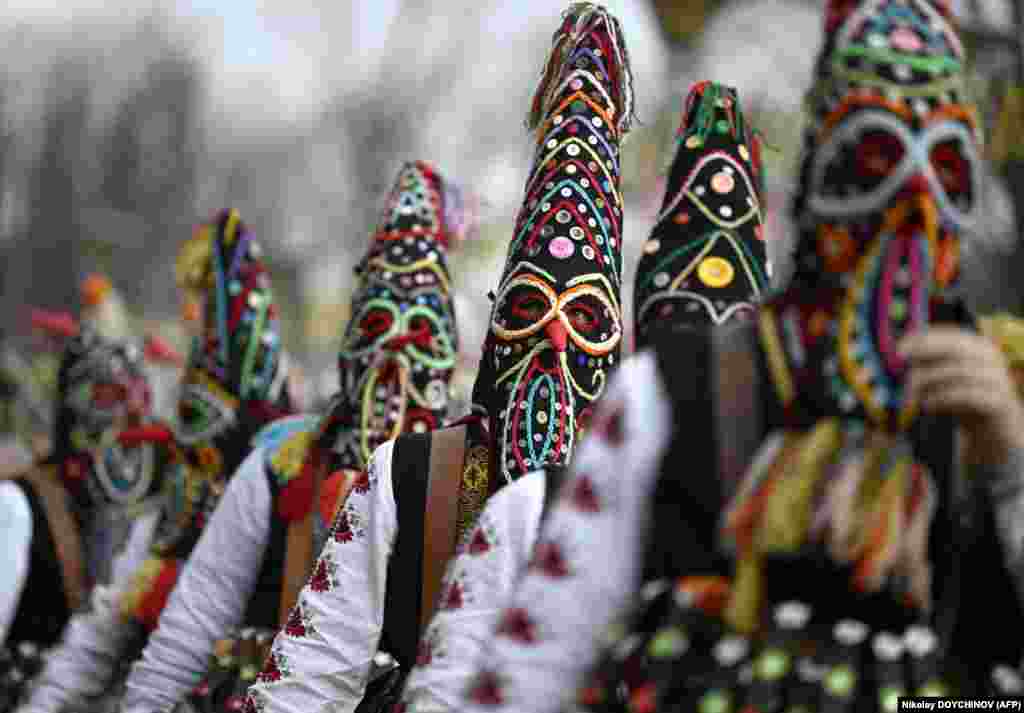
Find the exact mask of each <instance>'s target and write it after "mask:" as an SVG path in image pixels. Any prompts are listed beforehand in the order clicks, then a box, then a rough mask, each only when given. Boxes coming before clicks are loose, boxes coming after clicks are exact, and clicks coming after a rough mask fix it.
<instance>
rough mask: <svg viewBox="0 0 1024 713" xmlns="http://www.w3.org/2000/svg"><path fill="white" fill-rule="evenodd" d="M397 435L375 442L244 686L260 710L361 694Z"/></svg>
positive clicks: (324, 705) (390, 508)
mask: <svg viewBox="0 0 1024 713" xmlns="http://www.w3.org/2000/svg"><path fill="white" fill-rule="evenodd" d="M393 446H394V442H393V441H392V442H389V443H385V444H384V445H382V446H381V447H380V448H378V449H377V450H376V451H375V452H374V454H373V456H372V458H371V459H370V462H369V463H368V464H367V469H366V471H365V472H364V473H363V474H362V475H361V476H360V477H359V479H357V481H356V483H355V485H354V486H353V488H352V492H351V493H350V495H349V497H348V499H347V500H346V502H345V505H344V506H342V508H341V510H339V511H338V514H337V516H336V517H335V518H334V523H333V525H332V526H331V532H330V535H329V536H328V538H327V543H326V544H325V545H324V548H323V550H321V552H320V557H319V559H318V560H317V563H316V566H315V567H314V569H313V574H312V576H311V577H310V579H309V582H308V583H307V584H306V587H305V588H304V589H303V590H302V592H301V594H300V595H299V600H298V603H296V605H295V607H294V608H293V609H292V611H291V614H290V615H289V620H288V624H287V625H286V626H285V627H284V629H282V630H281V631H280V632H278V635H277V638H275V639H274V644H273V648H272V650H271V654H270V656H269V657H268V660H267V663H266V665H265V666H264V668H263V672H262V673H260V675H259V678H258V679H257V681H256V683H254V684H253V685H252V686H251V687H250V688H249V703H248V705H249V706H250V707H252V706H255V710H257V711H260V712H261V713H285V712H287V713H321V712H322V711H330V712H331V713H345V712H350V711H353V710H355V708H356V706H357V705H358V704H359V702H360V701H361V700H362V696H363V690H364V689H365V687H366V679H367V677H368V675H369V672H370V666H371V664H372V662H373V657H374V655H375V654H376V653H377V646H378V644H379V642H380V635H381V630H382V627H383V625H384V593H385V590H386V588H387V570H388V560H389V559H390V557H391V551H392V549H393V547H394V543H395V537H396V536H397V534H398V520H397V517H398V515H397V509H396V507H395V498H394V488H393V485H392V482H391V453H392V448H393Z"/></svg>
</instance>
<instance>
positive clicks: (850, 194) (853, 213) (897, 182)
mask: <svg viewBox="0 0 1024 713" xmlns="http://www.w3.org/2000/svg"><path fill="white" fill-rule="evenodd" d="M830 21H831V22H832V23H833V24H834V26H835V28H836V29H835V32H834V34H833V35H831V36H830V37H829V41H828V44H827V45H826V51H825V53H824V59H823V60H822V62H821V65H820V69H821V73H822V76H821V78H820V80H819V82H818V85H817V87H816V88H815V90H814V91H813V92H812V93H811V96H810V98H809V106H810V109H811V111H812V125H811V127H810V129H809V131H808V136H807V143H808V149H809V150H808V151H807V152H806V155H805V159H804V164H803V169H802V174H801V184H800V190H799V192H798V194H797V196H796V199H795V202H794V217H795V218H796V220H797V222H798V224H799V225H800V226H801V234H800V240H799V242H798V247H797V253H796V258H797V273H796V277H795V281H796V284H800V285H803V286H815V285H817V286H822V287H835V288H842V289H845V290H847V293H848V298H847V299H846V302H845V303H844V304H843V305H842V307H841V308H840V312H839V314H837V315H835V321H834V324H835V327H834V329H832V330H831V332H830V334H829V337H830V339H834V340H836V342H837V349H838V353H839V358H838V359H837V363H836V364H835V371H836V377H835V379H834V381H833V383H834V388H833V392H834V393H833V396H834V398H836V399H837V400H838V402H839V404H840V406H841V408H842V410H843V411H844V412H847V413H850V412H854V411H858V410H860V409H863V410H864V411H865V412H866V413H867V415H868V416H870V417H871V418H872V419H873V420H876V421H889V420H891V419H897V420H899V421H901V422H906V421H907V420H908V419H909V417H910V405H909V404H907V403H905V402H904V399H903V382H904V371H905V366H906V365H905V362H904V360H903V358H902V357H901V356H900V355H899V353H898V351H897V349H896V345H897V343H898V342H899V340H900V339H901V337H902V336H904V335H906V334H908V333H910V332H912V331H915V330H918V329H920V328H922V327H923V326H924V325H925V324H926V323H927V321H928V320H929V314H930V303H931V302H932V301H933V300H934V299H937V298H938V297H939V296H940V295H941V293H942V292H943V291H944V290H946V289H947V288H949V287H950V286H951V285H953V284H954V283H955V281H956V279H957V276H958V273H959V262H960V236H961V235H962V234H965V233H967V232H969V231H971V230H972V229H973V228H974V226H975V224H976V207H977V205H978V200H979V197H980V191H981V162H980V157H979V149H978V136H979V132H978V124H977V121H976V118H975V110H974V108H973V107H972V106H971V105H970V104H969V103H968V102H967V100H966V99H965V93H964V87H963V61H964V54H963V48H962V47H961V45H960V42H959V39H958V38H957V36H956V34H955V32H954V30H953V28H952V26H951V25H950V22H949V19H948V17H947V14H946V10H945V8H944V7H943V6H942V5H936V4H934V3H931V2H927V1H926V0H870V1H865V2H862V3H860V4H859V5H858V6H856V7H855V8H853V9H849V8H847V10H846V12H839V11H838V10H835V11H834V12H833V14H832V16H830Z"/></svg>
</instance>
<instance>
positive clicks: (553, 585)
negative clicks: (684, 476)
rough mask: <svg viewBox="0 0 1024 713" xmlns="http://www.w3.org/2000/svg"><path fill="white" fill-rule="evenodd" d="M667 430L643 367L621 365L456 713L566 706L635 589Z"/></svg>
mask: <svg viewBox="0 0 1024 713" xmlns="http://www.w3.org/2000/svg"><path fill="white" fill-rule="evenodd" d="M670 419H671V409H670V407H669V403H668V401H667V399H666V398H665V397H664V395H663V390H662V388H661V381H660V377H659V375H658V371H657V366H656V363H655V361H654V358H653V356H652V355H650V354H647V353H644V354H640V355H638V356H637V357H634V358H633V359H632V360H630V361H628V362H625V363H624V364H623V365H622V367H621V368H620V370H619V372H618V374H616V376H615V377H614V378H613V380H612V381H611V383H610V384H609V389H608V391H607V393H606V394H605V395H603V396H602V397H601V403H600V405H599V406H598V408H597V413H596V414H595V416H594V419H593V422H592V423H593V425H592V427H591V430H590V432H589V433H588V434H586V437H585V438H584V440H583V442H582V443H581V444H580V447H579V449H578V450H577V452H576V454H575V455H574V462H573V465H572V472H571V475H570V477H569V479H568V480H567V481H566V482H565V484H564V485H563V486H562V489H561V492H560V493H559V495H558V499H557V500H556V501H555V502H554V503H553V505H552V507H551V510H550V511H549V513H550V514H549V515H548V519H547V520H546V521H545V523H544V526H543V528H542V530H541V533H540V536H539V537H538V539H537V544H536V546H535V547H534V551H533V555H532V558H531V560H530V563H529V566H528V569H527V570H526V571H525V572H524V574H523V576H522V578H521V579H520V581H519V583H518V584H517V585H516V587H515V592H514V594H513V595H512V597H511V599H510V602H509V604H508V605H507V608H506V609H505V610H504V612H503V613H502V615H501V617H500V620H499V623H498V625H497V627H496V628H495V629H494V633H493V636H492V638H491V639H490V641H489V642H488V645H487V647H486V648H485V650H484V652H483V653H482V655H481V657H480V658H479V660H478V662H477V663H478V668H477V671H478V673H477V674H476V675H475V676H473V677H472V679H471V680H470V681H469V682H468V686H467V690H466V691H465V693H464V696H465V697H464V699H463V702H462V705H461V706H460V710H463V711H468V712H470V713H482V712H483V711H495V710H500V711H530V713H549V712H550V713H554V712H555V711H559V710H563V709H564V708H566V707H568V706H569V705H570V704H571V702H572V700H573V698H574V694H575V691H576V688H577V686H578V685H579V682H580V680H581V679H582V677H583V675H584V674H585V673H586V671H587V670H588V669H589V668H590V666H591V665H592V664H593V662H594V659H595V657H596V655H597V647H598V642H599V639H600V636H601V635H602V634H603V632H604V631H605V630H606V629H607V627H608V626H609V624H610V623H611V622H612V620H613V618H614V617H615V616H616V615H617V614H618V613H619V612H620V611H621V609H622V608H623V607H624V606H625V605H626V604H627V603H628V600H629V596H630V594H631V593H632V592H633V591H634V589H635V587H636V585H637V583H638V582H637V580H638V578H639V576H640V564H641V562H640V559H641V554H642V549H641V548H642V542H643V541H644V540H643V537H644V536H645V533H646V529H645V523H647V522H648V521H649V517H648V516H649V502H650V498H651V496H652V493H653V489H654V487H655V484H656V482H657V476H658V472H659V466H660V463H661V457H662V454H663V453H664V451H665V449H666V448H667V446H668V444H669V440H670V436H671V420H670Z"/></svg>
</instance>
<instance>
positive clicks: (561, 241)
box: [548, 237, 576, 260]
mask: <svg viewBox="0 0 1024 713" xmlns="http://www.w3.org/2000/svg"><path fill="white" fill-rule="evenodd" d="M548 252H550V253H551V254H552V255H553V256H554V257H556V258H558V259H559V260H565V259H566V258H567V257H569V256H571V255H572V254H573V253H574V252H576V246H575V245H573V244H572V241H571V240H569V238H564V237H558V238H555V239H554V240H552V241H551V244H550V245H548Z"/></svg>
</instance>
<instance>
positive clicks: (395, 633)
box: [380, 433, 431, 671]
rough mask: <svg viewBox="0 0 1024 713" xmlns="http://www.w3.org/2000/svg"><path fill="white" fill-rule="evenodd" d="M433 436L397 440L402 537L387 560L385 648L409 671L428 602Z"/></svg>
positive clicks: (395, 476) (394, 470) (395, 472)
mask: <svg viewBox="0 0 1024 713" xmlns="http://www.w3.org/2000/svg"><path fill="white" fill-rule="evenodd" d="M430 447H431V434H429V433H409V434H405V435H403V436H401V437H399V438H398V439H397V440H396V441H395V445H394V450H393V451H392V455H391V483H392V487H393V489H394V493H395V508H396V510H397V519H398V536H397V537H396V539H395V547H394V550H393V551H392V553H391V559H390V561H389V562H388V583H387V590H386V591H385V594H384V631H383V632H382V634H381V640H380V649H381V650H382V651H386V652H388V653H389V654H391V655H392V656H393V657H394V658H395V659H396V660H397V661H398V663H399V665H400V666H401V667H402V668H403V669H404V670H406V671H408V670H410V669H411V668H412V667H413V665H414V664H415V662H416V647H417V645H418V644H419V639H420V613H421V612H420V610H421V608H422V599H423V523H424V518H425V517H426V511H427V484H428V483H429V481H430V468H429V465H430Z"/></svg>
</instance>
